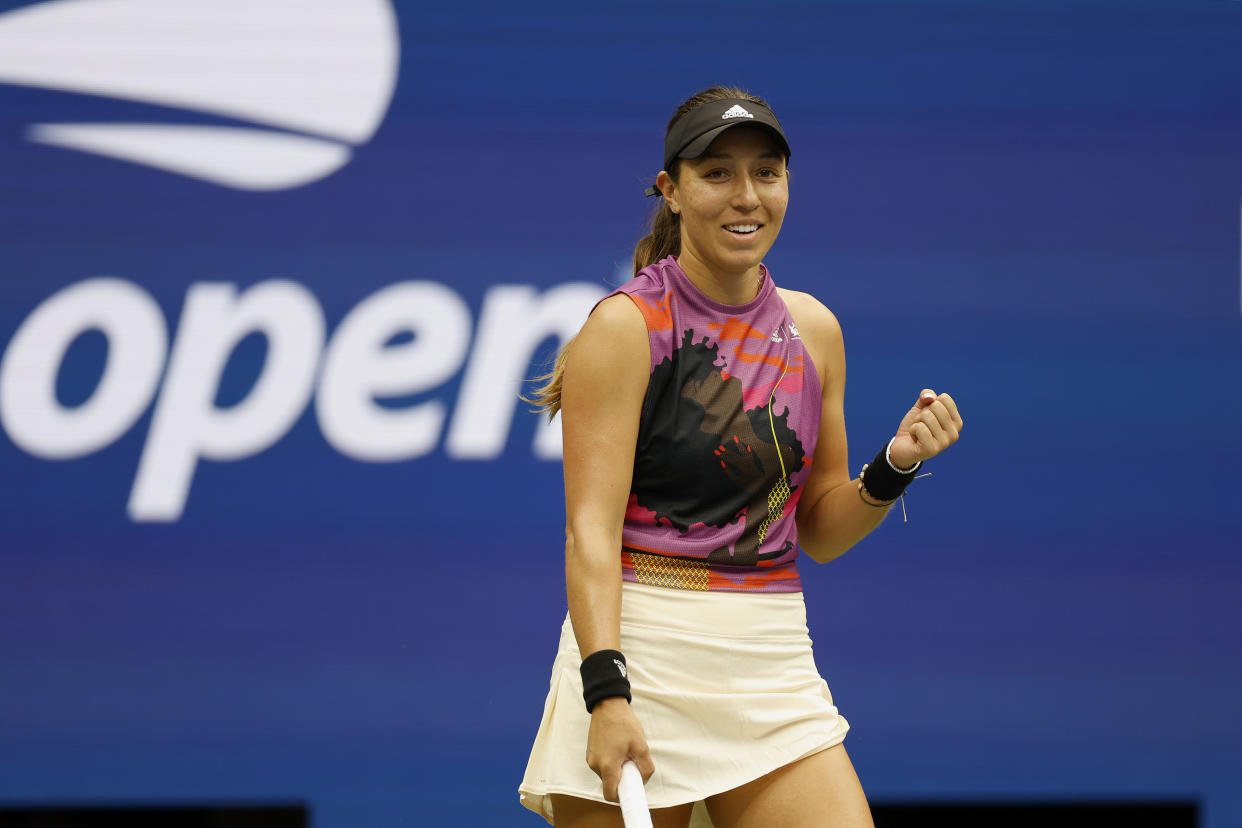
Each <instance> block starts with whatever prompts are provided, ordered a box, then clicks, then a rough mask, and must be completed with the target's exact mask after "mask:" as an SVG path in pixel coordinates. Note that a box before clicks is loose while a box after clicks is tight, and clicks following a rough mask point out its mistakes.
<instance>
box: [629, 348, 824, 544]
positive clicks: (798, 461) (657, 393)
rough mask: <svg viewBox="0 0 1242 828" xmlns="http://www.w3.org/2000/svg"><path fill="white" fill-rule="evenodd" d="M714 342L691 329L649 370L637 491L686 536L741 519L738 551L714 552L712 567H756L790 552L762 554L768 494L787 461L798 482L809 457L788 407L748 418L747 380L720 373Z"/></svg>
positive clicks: (640, 500) (664, 520)
mask: <svg viewBox="0 0 1242 828" xmlns="http://www.w3.org/2000/svg"><path fill="white" fill-rule="evenodd" d="M709 343H710V340H709V339H707V338H704V339H703V340H702V341H701V342H695V341H694V331H692V330H689V331H686V332H685V335H684V336H683V338H682V343H681V346H680V347H679V348H677V349H676V350H674V351H673V353H672V355H671V356H670V357H668V358H666V359H665V360H663V361H662V362H661V363H660V364H659V365H657V366H656V367H655V368H654V369H653V370H652V372H651V379H650V382H649V384H648V386H647V397H646V399H645V400H644V401H643V410H642V417H641V420H640V422H639V431H638V447H637V452H636V454H635V458H634V481H633V488H632V490H633V492H634V494H635V496H636V497H637V500H638V504H639V505H640V506H642V507H644V508H646V509H650V510H651V511H653V512H655V514H656V521H657V522H660V523H666V524H668V525H671V526H673V527H674V528H676V529H677V531H678V532H680V533H682V534H685V532H686V531H687V530H688V529H689V528H690V527H691V526H692V525H694V524H697V523H703V524H707V525H708V526H716V527H722V526H726V525H728V524H731V523H736V522H737V521H739V520H744V521H745V529H744V531H743V533H742V536H741V537H740V538H739V539H738V540H737V542H736V543H735V544H734V549H733V550H732V551H730V550H729V549H728V548H727V547H721V548H719V549H716V550H714V551H713V552H712V553H711V554H710V555H709V556H708V558H707V560H708V561H710V562H712V563H720V564H731V565H734V566H753V565H754V564H755V563H756V562H757V561H759V560H760V559H761V557H762V558H775V557H779V556H780V555H783V554H784V553H785V552H787V551H789V548H790V547H791V546H792V543H786V544H785V548H783V549H778V550H774V551H771V552H768V553H766V554H764V555H762V556H760V555H759V526H760V525H761V524H762V523H763V522H764V519H765V518H766V517H767V515H768V493H769V492H770V491H771V490H772V487H773V486H774V485H775V484H777V483H778V482H779V481H780V480H781V477H782V474H781V459H782V458H783V459H784V461H785V469H786V471H787V472H788V473H789V474H791V475H792V474H793V473H794V472H796V471H798V470H799V469H801V468H802V465H803V463H804V462H805V458H804V457H803V451H802V444H801V442H799V440H798V435H797V434H795V433H794V431H793V430H792V429H791V428H789V425H788V415H789V411H788V409H786V410H785V411H783V412H781V413H780V414H779V415H774V416H773V417H772V420H771V422H769V419H768V409H767V406H758V407H756V408H752V409H750V410H749V411H747V410H746V409H745V404H744V403H743V399H742V383H741V380H739V379H737V378H736V377H729V378H728V379H725V377H724V373H723V371H722V369H723V368H724V366H723V365H717V364H716V359H717V357H718V353H719V346H718V345H716V344H714V343H710V344H709ZM773 425H775V428H776V437H777V443H776V444H773V442H772V428H773ZM778 446H779V448H778ZM778 452H779V456H778Z"/></svg>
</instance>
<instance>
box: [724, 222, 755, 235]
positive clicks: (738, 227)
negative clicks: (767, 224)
mask: <svg viewBox="0 0 1242 828" xmlns="http://www.w3.org/2000/svg"><path fill="white" fill-rule="evenodd" d="M725 229H726V230H728V231H729V232H730V233H753V232H755V231H756V230H758V229H759V225H757V224H726V225H725Z"/></svg>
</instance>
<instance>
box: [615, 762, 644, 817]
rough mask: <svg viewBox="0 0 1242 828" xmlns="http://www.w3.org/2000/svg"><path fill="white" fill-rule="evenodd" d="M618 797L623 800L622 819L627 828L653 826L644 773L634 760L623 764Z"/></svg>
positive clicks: (618, 785)
mask: <svg viewBox="0 0 1242 828" xmlns="http://www.w3.org/2000/svg"><path fill="white" fill-rule="evenodd" d="M617 797H618V798H619V799H620V800H621V819H622V821H623V822H625V828H651V811H650V810H648V808H647V792H646V791H645V790H644V789H643V775H642V774H641V773H639V772H638V765H635V764H634V763H633V762H632V761H627V762H626V763H625V764H624V765H622V766H621V781H620V782H619V783H618V784H617Z"/></svg>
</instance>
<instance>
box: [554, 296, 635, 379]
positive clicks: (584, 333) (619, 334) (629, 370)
mask: <svg viewBox="0 0 1242 828" xmlns="http://www.w3.org/2000/svg"><path fill="white" fill-rule="evenodd" d="M567 357H568V362H567V365H566V370H567V371H568V373H569V374H570V375H571V376H572V377H575V378H580V377H582V376H583V375H584V374H588V375H593V374H598V375H599V376H600V377H601V379H605V380H606V379H608V378H609V377H611V379H612V380H613V381H621V380H622V379H623V378H629V377H630V376H631V375H633V377H634V378H638V377H645V375H646V373H647V371H648V369H649V365H650V360H651V345H650V340H649V338H648V335H647V323H646V322H645V321H644V320H643V314H642V311H640V310H639V309H638V306H637V305H635V304H634V301H633V300H632V299H630V297H629V296H626V295H625V294H623V293H619V294H617V295H616V296H609V297H608V298H607V299H604V300H603V301H602V302H600V303H599V304H598V305H596V306H595V309H594V310H593V311H591V315H590V316H589V317H587V321H586V322H585V323H584V324H583V326H582V330H580V331H579V332H578V334H577V336H575V337H574V339H573V344H572V345H570V346H569V351H568V353H567Z"/></svg>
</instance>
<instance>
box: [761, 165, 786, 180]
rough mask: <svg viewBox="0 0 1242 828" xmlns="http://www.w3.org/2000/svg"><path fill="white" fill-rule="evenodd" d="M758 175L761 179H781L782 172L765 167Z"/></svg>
mask: <svg viewBox="0 0 1242 828" xmlns="http://www.w3.org/2000/svg"><path fill="white" fill-rule="evenodd" d="M758 175H759V177H760V178H780V177H781V172H780V170H777V169H773V168H772V167H764V168H762V169H761V170H759V172H758Z"/></svg>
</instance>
